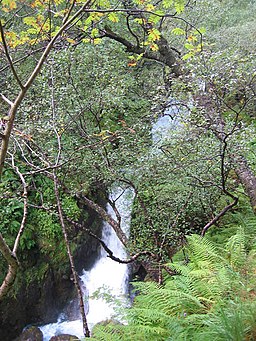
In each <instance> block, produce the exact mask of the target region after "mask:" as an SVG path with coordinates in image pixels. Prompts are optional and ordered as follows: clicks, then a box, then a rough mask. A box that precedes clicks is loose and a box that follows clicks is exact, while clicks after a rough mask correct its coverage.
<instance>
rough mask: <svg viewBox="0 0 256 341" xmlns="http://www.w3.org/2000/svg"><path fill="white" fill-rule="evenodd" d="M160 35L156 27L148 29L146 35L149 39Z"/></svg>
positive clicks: (154, 38) (158, 37)
mask: <svg viewBox="0 0 256 341" xmlns="http://www.w3.org/2000/svg"><path fill="white" fill-rule="evenodd" d="M160 37H161V33H160V32H159V31H158V30H157V29H156V28H152V29H151V30H149V35H148V40H149V41H155V40H159V39H160Z"/></svg>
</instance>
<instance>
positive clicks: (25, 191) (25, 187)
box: [9, 153, 28, 257]
mask: <svg viewBox="0 0 256 341" xmlns="http://www.w3.org/2000/svg"><path fill="white" fill-rule="evenodd" d="M9 155H10V156H11V158H12V168H13V169H14V171H15V172H16V173H17V174H18V176H19V178H20V180H21V183H22V186H23V194H22V197H23V217H22V221H21V223H20V228H19V232H18V234H17V236H16V239H15V243H14V246H13V249H12V253H13V255H14V256H15V257H16V254H17V250H18V246H19V242H20V238H21V236H22V234H23V232H24V229H25V224H26V220H27V215H28V184H27V183H26V181H25V178H24V176H23V174H22V173H21V172H20V170H19V168H18V166H15V162H14V155H13V154H11V153H9Z"/></svg>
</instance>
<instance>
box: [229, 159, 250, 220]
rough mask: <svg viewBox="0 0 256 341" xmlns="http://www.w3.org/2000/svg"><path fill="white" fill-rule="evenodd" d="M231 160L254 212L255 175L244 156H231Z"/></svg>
mask: <svg viewBox="0 0 256 341" xmlns="http://www.w3.org/2000/svg"><path fill="white" fill-rule="evenodd" d="M232 161H233V162H234V170H235V172H236V174H237V177H238V179H239V181H240V183H241V184H242V186H243V188H244V190H245V193H246V194H247V195H248V197H249V199H250V203H251V206H252V208H253V211H254V213H256V176H255V175H254V174H253V172H252V170H251V168H250V166H249V165H248V163H247V161H246V159H245V158H244V157H242V156H239V157H234V156H233V157H232Z"/></svg>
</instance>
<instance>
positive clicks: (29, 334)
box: [14, 326, 43, 341]
mask: <svg viewBox="0 0 256 341" xmlns="http://www.w3.org/2000/svg"><path fill="white" fill-rule="evenodd" d="M14 341H43V333H42V332H41V330H40V329H39V328H37V327H35V326H32V327H29V328H27V329H26V330H24V331H23V332H22V334H21V335H20V336H19V337H18V338H17V339H15V340H14Z"/></svg>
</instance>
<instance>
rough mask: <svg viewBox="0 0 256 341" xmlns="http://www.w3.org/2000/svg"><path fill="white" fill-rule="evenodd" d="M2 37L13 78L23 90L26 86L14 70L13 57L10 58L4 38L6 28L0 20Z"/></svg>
mask: <svg viewBox="0 0 256 341" xmlns="http://www.w3.org/2000/svg"><path fill="white" fill-rule="evenodd" d="M0 35H1V38H2V43H3V46H4V52H5V55H6V58H7V60H8V63H9V64H10V68H11V70H12V73H13V76H14V78H15V79H16V81H17V83H18V84H19V86H20V88H21V89H23V88H24V86H23V84H22V83H21V80H20V78H19V76H18V74H17V72H16V70H15V68H14V65H13V63H12V59H11V56H10V54H9V51H8V47H7V43H6V40H5V36H4V28H3V26H2V21H1V20H0Z"/></svg>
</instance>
